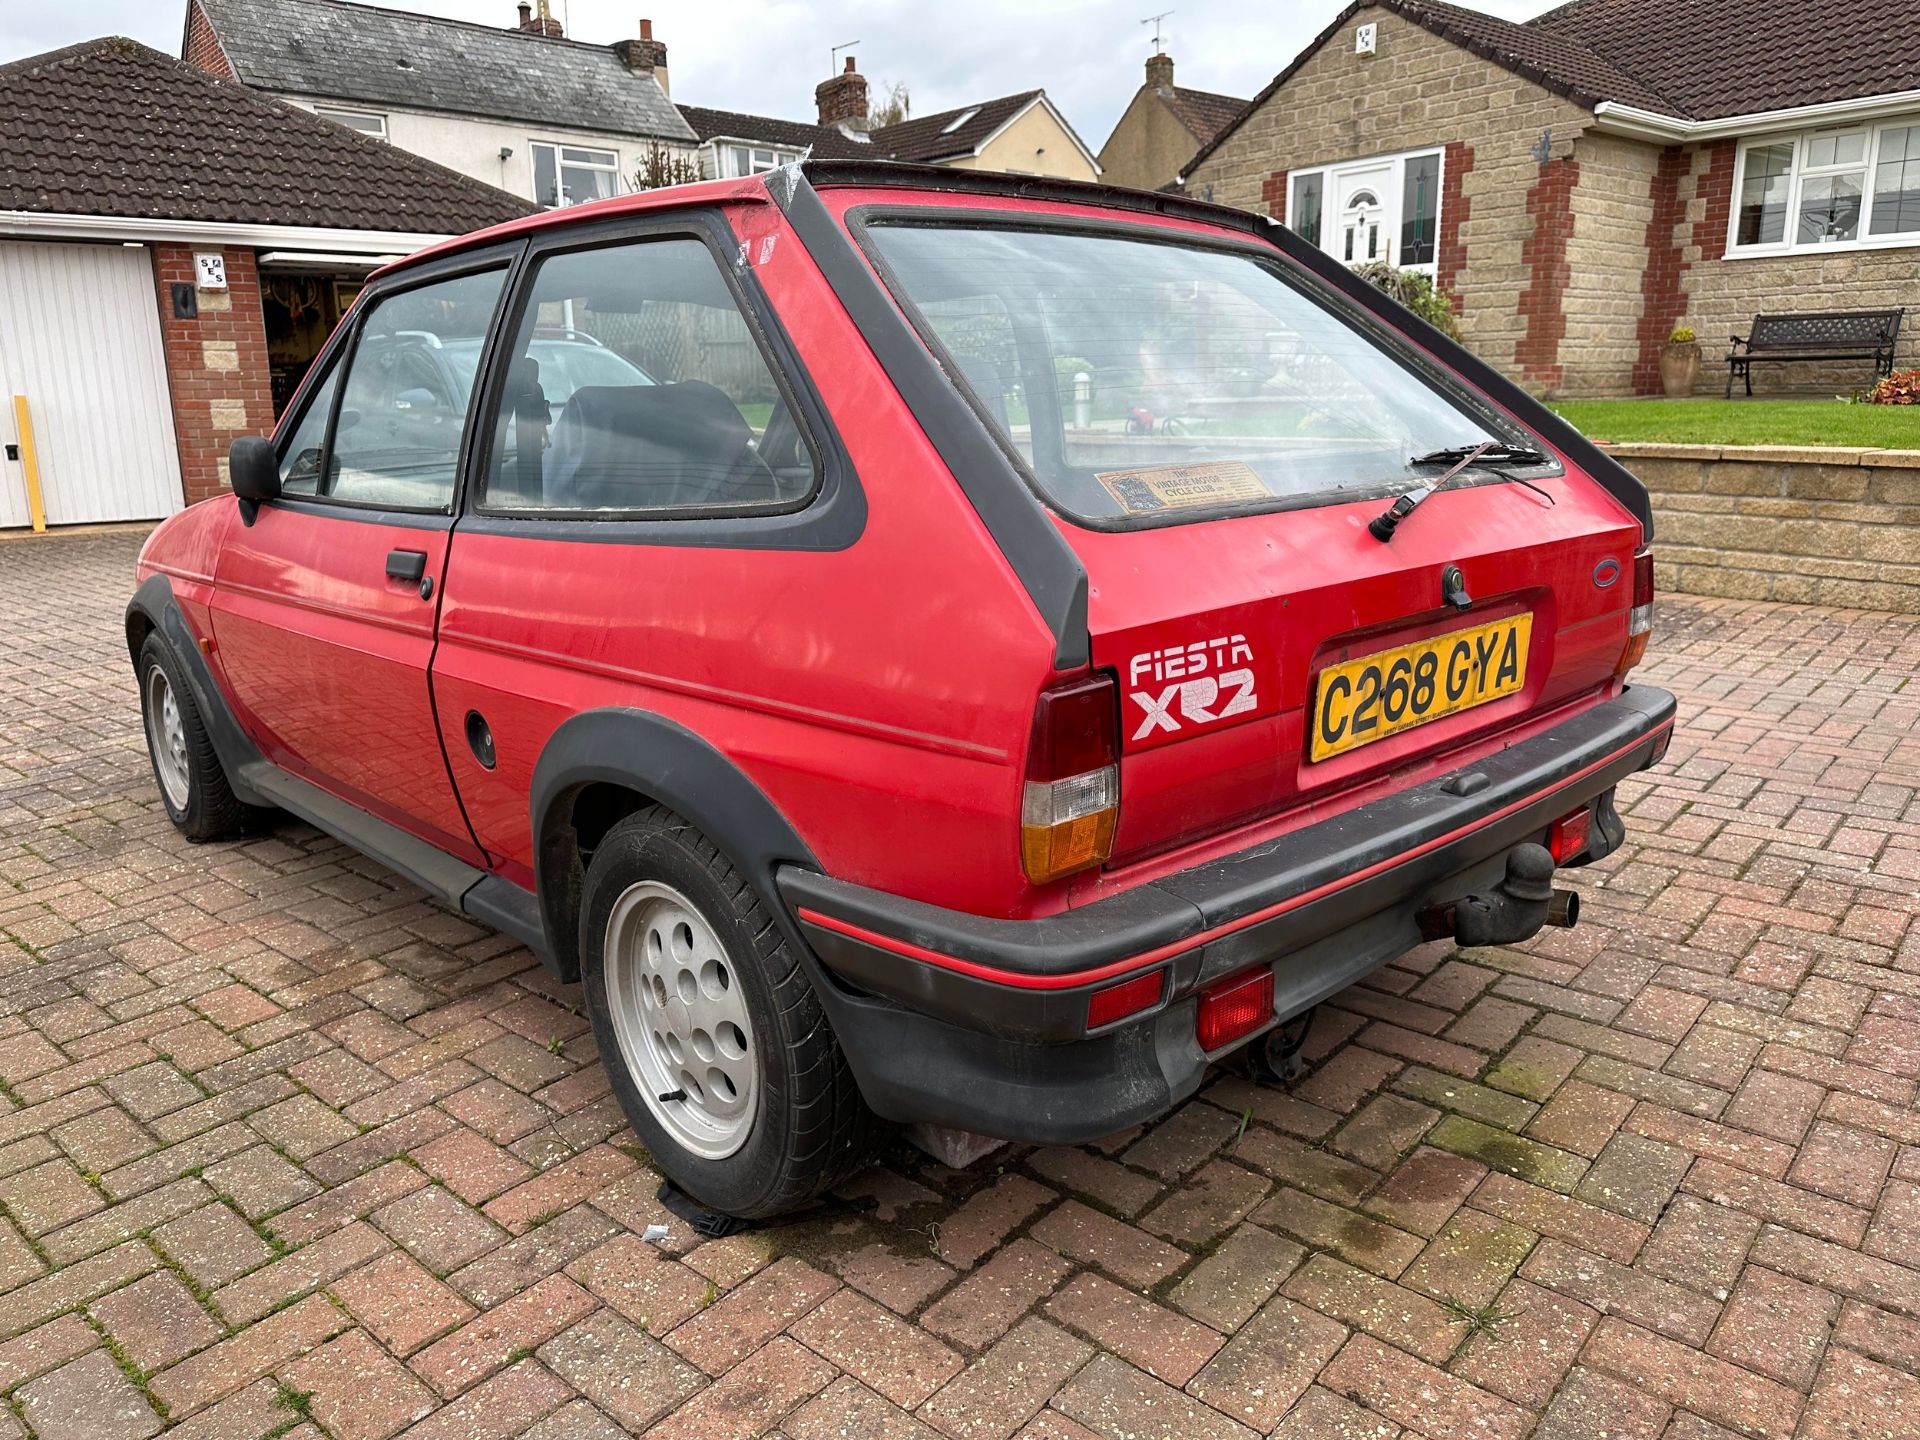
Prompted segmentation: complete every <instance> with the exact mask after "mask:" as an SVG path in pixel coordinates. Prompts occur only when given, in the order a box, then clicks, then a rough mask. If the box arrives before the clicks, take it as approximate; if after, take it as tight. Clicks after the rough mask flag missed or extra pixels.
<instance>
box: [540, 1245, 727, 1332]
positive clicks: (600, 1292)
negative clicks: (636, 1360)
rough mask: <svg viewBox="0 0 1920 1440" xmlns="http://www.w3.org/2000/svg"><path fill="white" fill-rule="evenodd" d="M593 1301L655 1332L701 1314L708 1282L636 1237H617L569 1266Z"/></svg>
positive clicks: (705, 1299) (663, 1330) (568, 1272)
mask: <svg viewBox="0 0 1920 1440" xmlns="http://www.w3.org/2000/svg"><path fill="white" fill-rule="evenodd" d="M567 1274H568V1275H570V1276H572V1277H573V1278H574V1279H575V1280H577V1281H578V1282H579V1283H580V1284H581V1285H583V1286H585V1287H586V1290H587V1292H588V1293H589V1294H591V1295H592V1296H593V1297H594V1298H595V1299H597V1300H600V1301H601V1302H603V1303H605V1304H608V1305H611V1306H613V1308H614V1309H616V1310H618V1311H619V1312H620V1313H621V1314H622V1315H624V1316H625V1317H626V1318H627V1319H628V1320H630V1321H632V1322H633V1323H634V1324H635V1325H638V1326H639V1327H640V1328H641V1329H642V1330H645V1331H647V1332H648V1333H649V1334H651V1335H656V1336H658V1335H664V1334H666V1333H667V1331H669V1330H671V1329H673V1328H674V1327H675V1326H676V1325H678V1324H680V1322H681V1321H683V1320H686V1319H688V1318H690V1317H692V1316H694V1315H697V1314H699V1313H700V1311H701V1310H702V1309H703V1308H705V1306H706V1303H707V1287H708V1284H709V1282H708V1281H707V1280H706V1279H705V1278H704V1277H702V1276H701V1275H699V1274H697V1273H696V1272H695V1271H693V1270H690V1269H688V1268H687V1267H686V1266H685V1265H682V1264H680V1263H679V1262H678V1261H677V1260H674V1259H671V1258H670V1257H668V1256H666V1255H664V1254H662V1253H661V1252H660V1250H659V1249H658V1248H657V1247H655V1246H652V1245H649V1244H647V1243H646V1242H645V1241H643V1240H641V1239H640V1237H639V1236H638V1235H633V1234H627V1235H616V1236H615V1237H614V1238H613V1239H611V1240H609V1241H607V1242H606V1243H605V1244H604V1245H600V1246H597V1247H596V1248H594V1249H592V1250H590V1251H588V1252H587V1253H586V1254H585V1255H582V1256H581V1257H580V1258H579V1259H578V1260H575V1261H574V1262H573V1263H572V1264H570V1265H568V1266H567Z"/></svg>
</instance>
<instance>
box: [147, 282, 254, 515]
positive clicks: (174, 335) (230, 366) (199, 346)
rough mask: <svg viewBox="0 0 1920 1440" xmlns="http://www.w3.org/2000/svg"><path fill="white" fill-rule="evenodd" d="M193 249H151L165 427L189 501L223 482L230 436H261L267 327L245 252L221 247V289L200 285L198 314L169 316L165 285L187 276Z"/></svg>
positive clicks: (219, 487) (170, 298) (214, 491)
mask: <svg viewBox="0 0 1920 1440" xmlns="http://www.w3.org/2000/svg"><path fill="white" fill-rule="evenodd" d="M199 248H200V249H201V250H203V251H205V250H210V249H211V248H212V247H206V246H202V247H199ZM195 253H196V252H195V247H193V246H189V245H155V246H154V247H153V269H154V280H155V282H156V285H157V288H158V292H159V304H160V340H161V345H162V347H163V348H164V349H165V351H166V357H167V385H168V388H169V389H170V391H171V392H172V397H173V430H174V434H175V436H176V437H177V438H178V440H179V443H180V480H181V485H182V487H183V489H184V490H185V492H186V500H187V503H188V504H189V505H191V504H193V502H194V501H196V500H204V499H206V498H207V497H208V496H209V495H214V494H217V493H219V492H220V491H221V490H223V489H224V488H226V484H227V447H228V446H230V445H231V444H232V443H233V438H234V436H236V435H265V434H268V433H270V432H271V431H272V429H273V390H272V384H271V381H270V379H269V376H268V371H267V332H266V326H265V322H264V321H263V319H262V318H261V312H260V277H259V272H258V271H257V270H256V269H255V267H254V256H253V251H251V250H244V249H235V248H232V247H225V248H222V249H221V252H220V253H221V254H222V255H224V256H225V257H226V267H227V288H226V289H225V290H224V291H220V290H202V291H200V292H199V293H198V299H199V304H200V315H199V318H198V319H195V320H176V319H175V318H174V315H173V296H172V293H171V289H170V287H171V286H172V285H173V284H174V283H175V282H178V281H185V282H187V283H192V282H193V280H194V261H193V257H194V254H195Z"/></svg>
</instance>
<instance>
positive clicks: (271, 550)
mask: <svg viewBox="0 0 1920 1440" xmlns="http://www.w3.org/2000/svg"><path fill="white" fill-rule="evenodd" d="M224 503H231V502H224ZM443 527H444V522H442V526H441V527H434V528H421V527H415V526H411V525H383V524H379V523H375V522H374V521H372V520H370V519H362V518H359V517H358V516H357V515H356V513H355V512H354V511H352V510H348V509H345V508H342V507H326V513H321V507H318V506H315V507H311V508H305V507H303V508H297V509H296V508H290V507H281V506H277V505H265V506H262V507H261V508H260V511H259V513H258V515H257V516H256V517H255V519H254V523H253V524H252V525H250V526H247V525H241V524H239V523H238V522H237V521H236V522H234V523H232V524H230V525H229V527H228V531H227V536H226V543H225V545H224V546H223V547H222V550H221V554H220V561H219V567H218V571H217V574H218V578H219V589H218V593H217V594H216V596H215V599H214V604H213V611H214V614H213V634H214V639H215V642H216V644H217V646H218V650H219V654H220V657H221V666H220V673H221V674H222V676H223V677H224V679H225V682H226V685H227V690H228V694H229V696H230V698H231V699H232V701H233V702H234V713H235V714H236V715H237V716H238V717H239V719H240V723H241V724H242V725H243V726H244V727H245V728H246V730H247V732H248V734H249V735H250V736H251V737H252V739H253V741H254V743H255V744H256V745H258V746H259V747H260V749H261V752H262V753H263V754H265V755H266V756H267V758H268V759H270V760H272V761H274V762H275V763H276V764H278V765H281V766H283V767H284V768H286V769H287V770H290V771H292V772H293V773H294V774H296V775H299V776H301V777H302V778H303V779H306V780H310V781H312V782H313V783H314V784H316V785H319V786H320V787H322V788H323V789H326V790H330V791H332V792H333V793H334V794H336V795H338V796H340V797H341V798H342V799H344V800H349V801H351V802H352V803H353V804H355V805H358V806H360V807H361V808H362V809H365V810H367V811H369V812H371V813H372V814H374V815H377V816H379V817H380V818H381V819H382V820H385V821H388V822H389V823H390V824H394V825H398V826H399V827H400V828H402V829H403V830H409V831H411V832H413V833H414V834H416V835H418V836H420V837H421V838H422V839H424V840H428V841H431V842H432V843H433V844H435V845H438V846H439V847H440V848H442V849H444V850H446V851H447V852H449V853H450V854H453V855H457V856H459V857H460V858H461V859H463V860H466V861H467V862H468V863H470V864H479V863H481V861H482V856H481V854H480V851H479V849H478V847H477V846H475V845H474V843H473V837H472V836H471V835H470V834H469V833H468V832H467V827H466V821H465V820H464V819H463V818H462V816H461V813H460V802H459V800H458V798H457V797H456V796H455V795H454V792H453V782H452V780H451V779H450V778H449V777H448V774H447V765H446V760H445V758H444V757H443V756H442V755H441V753H440V737H439V733H438V730H437V729H436V727H435V725H434V719H433V698H432V695H431V694H430V692H429V690H428V685H427V668H428V665H429V663H430V662H431V660H432V658H433V626H434V611H435V608H436V601H435V599H433V598H422V596H421V593H420V585H419V583H418V582H413V581H401V580H390V579H388V578H387V571H386V565H387V555H388V553H389V552H390V551H393V550H413V551H419V552H421V553H422V554H423V555H425V557H426V576H427V578H428V579H430V580H431V581H432V582H433V585H434V594H435V595H436V596H437V595H438V593H439V586H440V583H441V581H442V579H443V578H444V576H445V572H446V557H447V531H446V529H445V528H443Z"/></svg>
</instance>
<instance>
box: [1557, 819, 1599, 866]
mask: <svg viewBox="0 0 1920 1440" xmlns="http://www.w3.org/2000/svg"><path fill="white" fill-rule="evenodd" d="M1592 835H1593V811H1592V810H1591V809H1590V808H1589V807H1587V806H1585V805H1582V806H1581V807H1580V808H1579V809H1578V810H1576V811H1574V812H1573V813H1572V814H1571V815H1562V816H1561V817H1560V818H1559V819H1558V820H1556V821H1554V822H1553V828H1552V829H1551V830H1549V831H1548V832H1547V849H1548V850H1549V851H1550V852H1551V853H1552V855H1553V863H1554V864H1556V865H1564V864H1566V863H1567V862H1568V861H1569V860H1571V859H1573V857H1574V856H1576V855H1578V854H1579V853H1580V852H1581V851H1582V850H1585V849H1586V848H1587V841H1588V840H1589V839H1591V838H1592Z"/></svg>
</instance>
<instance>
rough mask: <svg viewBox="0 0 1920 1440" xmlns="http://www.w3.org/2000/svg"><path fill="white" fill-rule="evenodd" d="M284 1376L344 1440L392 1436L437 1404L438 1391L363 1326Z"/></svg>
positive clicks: (290, 1368)
mask: <svg viewBox="0 0 1920 1440" xmlns="http://www.w3.org/2000/svg"><path fill="white" fill-rule="evenodd" d="M282 1375H283V1377H284V1378H285V1380H286V1383H287V1384H288V1385H290V1386H291V1387H292V1388H293V1389H295V1390H297V1391H300V1392H301V1393H303V1394H309V1395H311V1396H312V1397H313V1399H312V1401H311V1404H312V1413H313V1418H314V1419H315V1420H318V1421H319V1422H320V1423H321V1424H322V1425H324V1426H326V1428H327V1430H328V1432H329V1433H331V1434H333V1435H335V1436H337V1437H339V1440H387V1437H389V1436H391V1435H396V1434H398V1433H399V1432H400V1431H401V1430H403V1429H405V1428H406V1427H407V1426H408V1425H410V1424H412V1423H413V1422H414V1421H415V1420H420V1419H424V1418H425V1417H426V1416H427V1414H428V1413H429V1412H431V1411H432V1409H433V1407H434V1403H435V1396H434V1394H433V1392H432V1391H431V1390H429V1389H427V1387H426V1386H424V1385H422V1384H421V1383H420V1382H419V1381H418V1380H416V1379H414V1377H413V1376H412V1375H410V1374H408V1373H407V1370H406V1367H405V1366H403V1365H401V1363H400V1362H399V1361H397V1360H395V1359H394V1358H393V1357H392V1356H390V1355H388V1354H387V1353H386V1352H385V1351H384V1350H382V1349H381V1348H380V1347H379V1346H378V1345H377V1344H375V1343H374V1341H373V1340H371V1339H370V1338H368V1336H367V1333H366V1331H364V1330H349V1331H348V1332H347V1333H346V1334H344V1335H342V1336H340V1337H339V1338H338V1339H335V1340H330V1341H328V1342H327V1343H326V1344H325V1345H322V1346H321V1347H320V1348H319V1349H318V1350H315V1351H314V1352H313V1353H312V1354H310V1355H308V1356H306V1357H305V1358H303V1359H300V1360H296V1361H295V1362H293V1363H292V1364H291V1365H288V1366H286V1367H285V1369H284V1370H283V1371H282Z"/></svg>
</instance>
